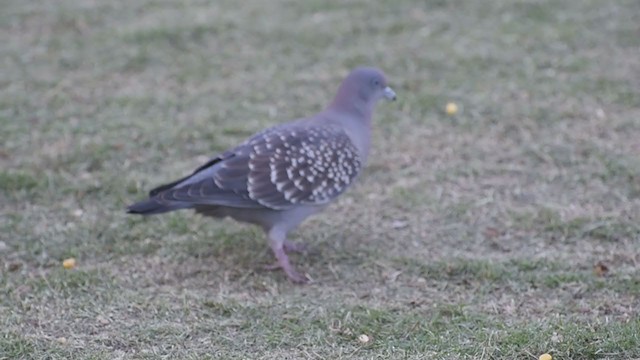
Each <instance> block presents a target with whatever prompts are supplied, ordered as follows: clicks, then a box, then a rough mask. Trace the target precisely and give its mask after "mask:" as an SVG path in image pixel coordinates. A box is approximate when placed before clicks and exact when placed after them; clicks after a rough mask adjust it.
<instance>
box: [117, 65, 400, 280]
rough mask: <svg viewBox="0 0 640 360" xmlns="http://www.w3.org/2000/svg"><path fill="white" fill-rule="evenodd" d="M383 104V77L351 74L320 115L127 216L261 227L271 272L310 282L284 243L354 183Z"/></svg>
mask: <svg viewBox="0 0 640 360" xmlns="http://www.w3.org/2000/svg"><path fill="white" fill-rule="evenodd" d="M382 99H387V100H395V99H396V94H395V92H394V91H393V90H392V89H391V88H390V87H389V86H388V85H387V80H386V77H385V75H384V73H383V72H382V71H381V70H379V69H376V68H370V67H360V68H356V69H354V70H353V71H351V72H350V73H349V74H348V75H347V77H346V78H345V79H344V81H343V82H342V84H341V85H340V87H339V88H338V92H337V94H336V96H335V98H334V99H333V101H332V102H331V103H330V104H329V106H327V107H326V108H325V109H324V110H323V111H321V112H319V113H317V114H315V115H313V116H310V117H306V118H301V119H297V120H293V121H291V122H287V123H282V124H279V125H276V126H273V127H271V128H267V129H265V130H263V131H260V132H258V133H256V134H255V135H253V136H251V137H249V138H248V139H247V140H245V141H244V142H242V143H241V144H240V145H238V146H236V147H233V148H231V149H229V150H227V151H224V152H222V153H221V154H219V155H217V156H214V157H213V158H211V159H210V160H209V161H207V162H206V163H205V164H203V165H202V166H200V167H199V168H197V169H196V170H195V171H194V172H193V173H191V174H190V175H188V176H186V177H184V178H181V179H179V180H176V181H173V182H171V183H168V184H166V185H162V186H159V187H156V188H155V189H153V190H151V191H150V192H149V197H148V198H147V199H145V200H142V201H140V202H137V203H135V204H133V205H130V206H129V207H128V208H127V212H128V213H130V214H140V215H154V214H160V213H165V212H169V211H174V210H180V209H193V210H195V212H196V213H199V214H201V215H205V216H211V217H214V218H225V217H230V218H232V219H234V220H236V221H240V222H244V223H250V224H254V225H258V226H260V227H261V228H262V229H263V230H264V231H265V233H266V235H267V238H268V240H269V244H270V247H271V250H272V251H273V253H274V255H275V258H276V260H277V262H276V264H275V265H273V266H272V267H271V268H281V269H282V270H283V271H284V272H285V273H286V275H287V277H288V279H289V280H290V281H291V282H293V283H305V282H308V281H309V278H308V277H307V276H306V275H303V274H301V273H299V272H298V271H296V269H295V268H294V267H293V266H292V265H291V263H290V261H289V257H288V256H287V253H288V252H302V251H303V250H304V249H305V248H306V246H305V245H304V244H300V243H294V242H291V241H289V240H288V239H287V233H288V232H289V231H291V230H293V229H294V228H296V227H297V226H298V225H300V223H302V222H303V221H304V220H305V219H306V218H308V217H309V216H311V215H313V214H315V213H318V212H320V211H321V210H323V209H324V208H326V207H327V205H329V204H330V203H331V202H332V201H333V200H335V199H336V198H337V197H338V196H339V195H340V194H342V193H343V192H344V191H345V190H346V189H347V188H348V187H349V186H350V185H351V184H352V183H353V182H354V180H355V179H356V178H357V177H358V175H359V174H360V172H361V171H362V168H363V167H364V166H365V164H366V162H367V157H368V155H369V149H370V145H371V144H370V143H371V118H372V115H373V110H374V108H375V105H376V104H377V103H378V102H379V101H380V100H382Z"/></svg>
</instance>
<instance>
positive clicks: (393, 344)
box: [0, 0, 640, 359]
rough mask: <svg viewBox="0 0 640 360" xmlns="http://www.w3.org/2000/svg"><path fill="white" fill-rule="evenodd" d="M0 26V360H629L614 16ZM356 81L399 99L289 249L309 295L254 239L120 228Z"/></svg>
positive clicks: (133, 14)
mask: <svg viewBox="0 0 640 360" xmlns="http://www.w3.org/2000/svg"><path fill="white" fill-rule="evenodd" d="M2 7H3V11H2V14H0V44H2V45H0V53H1V54H2V55H3V56H2V57H3V59H4V63H3V67H2V69H3V71H2V72H0V126H1V128H2V131H0V166H1V168H2V170H0V189H1V191H0V241H1V242H0V261H2V264H1V266H0V270H1V271H2V277H1V278H0V288H1V289H2V292H3V293H4V294H5V296H4V297H0V319H1V320H0V325H1V326H0V327H1V329H0V359H4V358H7V359H9V358H11V359H13V358H91V359H102V358H104V359H114V358H194V359H195V358H198V359H200V358H264V359H266V358H279V359H283V358H291V359H294V358H296V359H297V358H363V359H365V358H366V359H371V358H415V359H422V358H443V359H445V358H446V359H457V358H460V359H467V358H469V359H470V358H474V359H476V358H482V359H502V358H505V359H513V358H530V359H535V358H537V356H538V355H539V354H541V353H543V352H551V353H552V354H553V355H554V356H555V357H556V358H565V359H568V358H576V359H577V358H580V359H584V358H588V359H600V358H609V359H629V358H640V353H639V352H638V347H637V344H638V343H640V339H639V338H638V333H640V322H639V320H638V315H639V314H638V308H640V301H639V300H638V299H639V296H640V280H639V279H640V278H639V275H640V274H639V272H638V264H639V262H640V251H639V250H638V249H639V248H640V247H639V245H640V244H639V242H640V225H638V224H639V223H638V219H640V175H639V174H640V160H639V159H640V157H639V155H640V140H639V139H640V121H639V120H638V119H640V36H639V35H638V27H637V24H638V23H640V5H639V4H638V2H637V1H634V0H625V1H617V2H615V3H607V4H604V3H603V2H601V1H597V0H584V1H583V0H575V1H563V2H555V1H516V2H512V1H504V0H491V1H483V2H466V3H463V2H446V1H426V2H425V1H421V2H418V1H412V0H406V1H405V0H402V1H396V2H379V3H377V4H375V5H374V4H372V3H367V2H363V1H348V2H339V3H338V2H335V3H324V2H320V1H305V2H293V1H285V0H282V1H277V2H270V3H266V2H260V1H257V0H256V1H245V2H242V3H241V5H239V4H237V3H235V2H232V1H226V0H225V1H218V2H214V3H208V2H202V1H188V2H181V3H175V2H156V1H147V0H135V1H126V2H125V1H116V2H113V1H112V2H98V1H82V2H76V1H64V0H56V1H53V2H52V1H29V2H22V1H17V0H15V1H9V2H6V3H5V4H3V6H2ZM359 64H371V65H376V66H379V67H381V68H383V69H385V70H386V72H387V73H388V76H389V78H390V81H391V83H392V84H393V85H394V87H395V89H396V91H397V93H398V95H399V97H400V100H399V102H397V103H396V104H392V105H388V104H384V105H382V106H381V107H380V108H379V109H378V110H379V111H378V112H377V114H376V133H375V142H374V143H375V148H374V154H373V156H372V157H371V162H370V164H369V167H368V169H367V171H366V174H365V175H364V176H363V177H362V178H361V179H360V182H359V184H358V185H357V186H356V187H354V188H353V189H352V190H351V191H350V192H349V193H348V194H347V195H346V196H344V197H343V198H342V199H341V200H340V201H339V202H338V203H337V204H335V205H334V206H332V208H331V210H330V211H328V212H327V213H325V214H323V215H320V216H318V217H316V218H314V219H312V220H310V221H308V222H307V223H306V224H305V226H303V227H302V228H301V229H300V230H299V231H298V232H297V234H296V238H298V239H300V240H303V241H305V242H308V243H310V244H311V245H312V247H313V249H314V251H313V252H312V253H311V254H309V255H307V256H302V257H300V256H299V257H296V258H295V259H294V261H295V263H296V264H297V266H299V267H300V268H301V269H305V270H306V271H307V272H308V273H309V274H310V276H311V277H312V278H313V279H314V283H312V284H310V285H308V286H302V287H300V286H294V285H290V284H289V283H288V282H287V281H286V279H285V277H284V276H283V275H282V274H279V273H272V272H263V271H262V270H261V267H262V265H263V264H266V263H268V262H270V261H271V254H270V253H269V252H268V249H267V246H266V243H265V240H264V238H263V235H262V234H261V233H260V232H259V231H256V230H255V229H252V228H250V227H245V226H242V225H238V224H235V223H233V222H231V221H222V222H215V221H211V220H208V219H202V218H198V217H195V216H193V215H192V214H190V213H186V212H185V213H175V214H168V215H163V216H160V217H154V218H148V219H139V218H132V217H127V216H126V215H125V214H124V212H123V210H122V209H123V208H124V205H125V204H127V203H129V202H131V201H132V200H134V199H137V198H139V197H141V196H143V194H144V192H145V191H146V190H148V189H149V188H150V187H151V186H153V185H156V184H159V183H162V182H163V181H165V180H168V179H171V178H173V177H176V176H181V175H183V174H185V173H186V172H188V171H190V170H191V169H192V168H193V167H194V166H197V165H198V164H200V163H201V162H202V161H203V159H205V158H206V156H209V155H213V154H215V153H216V152H217V151H221V150H223V149H224V148H226V147H228V146H230V145H233V144H234V143H237V142H238V141H240V140H242V139H243V138H244V137H245V136H247V135H249V134H251V133H252V132H254V131H256V130H259V129H261V128H263V127H265V126H268V125H271V124H274V123H276V122H279V121H285V120H289V119H293V118H296V117H298V116H303V115H306V114H309V113H311V112H313V111H317V110H318V109H319V108H320V107H321V106H323V105H324V103H325V102H326V101H327V99H328V98H329V97H330V96H331V94H332V93H333V91H334V90H335V89H334V87H335V86H336V84H337V83H338V82H339V80H340V78H341V77H342V76H343V75H344V74H345V73H346V72H347V71H348V69H349V68H351V67H353V66H355V65H359ZM448 101H454V102H456V103H457V104H458V105H459V106H460V108H461V111H460V112H459V113H458V114H457V115H455V116H447V115H446V114H445V113H444V111H443V109H444V106H445V104H446V103H447V102H448ZM68 257H75V258H76V259H77V261H78V265H77V267H76V268H75V269H74V270H64V269H62V265H61V263H62V260H63V259H65V258H68ZM599 263H600V264H604V265H605V266H606V269H607V271H605V272H602V271H600V272H598V271H594V269H596V268H595V266H596V265H597V264H599ZM598 269H600V270H602V269H603V268H598ZM598 269H596V270H598ZM360 334H367V335H368V336H370V337H371V341H370V342H369V343H366V344H362V343H361V342H359V341H358V336H359V335H360Z"/></svg>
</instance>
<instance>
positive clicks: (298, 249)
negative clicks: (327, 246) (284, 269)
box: [282, 239, 309, 254]
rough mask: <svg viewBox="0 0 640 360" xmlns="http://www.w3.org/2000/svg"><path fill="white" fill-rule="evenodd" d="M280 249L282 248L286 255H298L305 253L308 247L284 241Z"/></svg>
mask: <svg viewBox="0 0 640 360" xmlns="http://www.w3.org/2000/svg"><path fill="white" fill-rule="evenodd" d="M282 247H283V248H284V251H286V252H288V253H290V252H295V253H299V254H301V253H304V252H307V250H308V249H309V246H308V245H307V244H303V243H295V242H293V241H289V240H287V239H285V240H284V242H283V243H282Z"/></svg>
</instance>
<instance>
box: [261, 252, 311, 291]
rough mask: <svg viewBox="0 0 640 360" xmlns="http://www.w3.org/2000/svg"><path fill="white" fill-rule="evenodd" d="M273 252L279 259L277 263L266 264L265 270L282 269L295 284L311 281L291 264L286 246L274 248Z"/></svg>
mask: <svg viewBox="0 0 640 360" xmlns="http://www.w3.org/2000/svg"><path fill="white" fill-rule="evenodd" d="M296 245H297V244H296ZM273 252H274V254H275V255H276V259H278V261H277V262H276V263H275V264H272V265H267V266H265V270H277V269H282V270H283V271H284V273H285V274H287V277H288V278H289V281H291V282H292V283H294V284H305V283H307V282H309V278H307V277H306V276H305V275H303V274H300V273H299V272H297V271H296V270H295V269H294V267H293V266H292V265H291V263H290V262H289V257H288V256H287V254H286V253H285V251H284V246H283V247H281V248H279V249H273Z"/></svg>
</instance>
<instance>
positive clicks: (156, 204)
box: [127, 198, 191, 215]
mask: <svg viewBox="0 0 640 360" xmlns="http://www.w3.org/2000/svg"><path fill="white" fill-rule="evenodd" d="M189 207H191V205H190V204H185V203H177V202H176V203H167V202H162V201H159V200H158V199H156V198H149V199H146V200H142V201H139V202H137V203H135V204H133V205H129V206H128V207H127V213H128V214H140V215H155V214H162V213H166V212H169V211H174V210H180V209H186V208H189Z"/></svg>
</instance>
